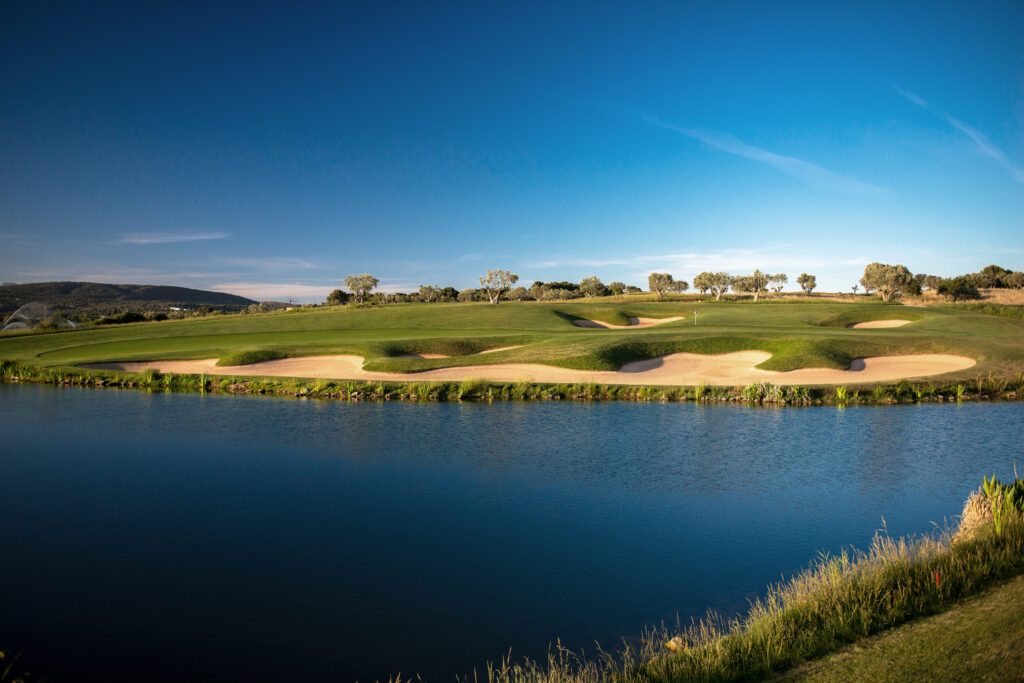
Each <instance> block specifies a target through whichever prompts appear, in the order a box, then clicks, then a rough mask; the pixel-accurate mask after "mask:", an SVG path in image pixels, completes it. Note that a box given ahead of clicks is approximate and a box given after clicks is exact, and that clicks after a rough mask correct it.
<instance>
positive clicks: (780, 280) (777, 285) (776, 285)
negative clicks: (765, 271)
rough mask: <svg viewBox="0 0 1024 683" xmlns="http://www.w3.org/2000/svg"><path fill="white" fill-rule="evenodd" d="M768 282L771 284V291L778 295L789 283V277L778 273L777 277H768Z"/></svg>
mask: <svg viewBox="0 0 1024 683" xmlns="http://www.w3.org/2000/svg"><path fill="white" fill-rule="evenodd" d="M768 282H770V283H771V286H772V291H773V292H775V293H776V294H778V293H779V292H781V291H782V288H783V287H785V286H786V283H787V282H789V276H788V275H786V274H785V273H779V274H778V275H769V276H768Z"/></svg>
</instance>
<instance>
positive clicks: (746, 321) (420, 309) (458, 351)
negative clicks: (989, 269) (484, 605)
mask: <svg viewBox="0 0 1024 683" xmlns="http://www.w3.org/2000/svg"><path fill="white" fill-rule="evenodd" d="M695 311H696V314H697V315H696V324H694V312H695ZM631 316H638V317H649V318H665V317H671V316H683V319H682V320H677V321H674V322H668V323H665V324H662V325H655V326H652V327H645V328H639V329H626V330H621V329H586V328H582V327H579V326H578V325H576V324H574V322H573V320H575V319H593V320H598V321H602V322H605V323H610V324H617V325H624V324H628V322H629V318H630V317H631ZM894 318H896V319H904V320H910V321H911V322H910V323H909V324H907V325H904V326H902V327H891V328H884V329H849V328H848V327H847V326H848V325H849V324H851V323H857V322H865V321H872V320H885V319H894ZM1022 340H1024V321H1020V320H1013V319H1008V318H1001V317H996V316H988V315H982V314H978V313H972V312H967V311H959V310H951V309H942V308H917V307H909V306H893V305H884V304H880V303H866V304H860V303H856V304H845V303H835V302H821V303H819V302H810V301H809V302H798V303H773V302H761V303H757V304H753V303H718V304H716V303H690V302H665V303H658V302H649V303H629V302H626V303H551V304H548V303H533V302H529V303H514V302H507V303H502V304H500V305H497V306H493V305H490V304H486V303H471V304H400V305H389V306H377V307H366V308H350V307H333V308H316V309H298V310H294V311H290V312H282V313H274V314H262V315H232V316H211V317H206V318H199V319H190V320H181V321H165V322H152V323H137V324H132V325H122V326H116V327H115V326H111V327H103V328H92V329H87V330H81V331H73V332H62V333H51V334H38V335H36V334H32V335H16V336H9V337H3V338H0V359H7V360H12V361H16V362H19V363H25V364H30V365H33V366H37V367H45V368H66V367H69V366H75V365H79V364H82V363H97V362H114V361H130V360H172V359H199V358H223V357H225V356H231V355H234V354H241V353H248V352H265V353H264V354H261V355H267V353H269V354H270V355H276V356H302V355H316V354H328V353H352V354H358V355H361V356H364V357H365V358H366V360H367V362H366V369H367V370H387V371H398V372H409V371H416V370H423V369H427V368H438V367H446V366H457V365H481V364H490V363H526V362H529V363H544V364H549V365H556V366H561V367H567V368H576V369H585V370H615V369H618V368H619V367H620V366H621V365H622V364H623V363H626V362H629V361H633V360H639V359H644V358H652V357H655V356H660V355H664V354H667V353H673V352H680V351H689V352H697V353H706V354H716V353H725V352H731V351H742V350H761V351H767V352H770V353H772V354H773V355H772V357H771V358H770V359H769V360H767V361H766V362H764V363H762V364H761V365H760V366H759V367H760V368H762V369H765V370H792V369H796V368H802V367H825V368H847V367H848V366H849V364H850V362H851V360H852V359H854V358H858V357H866V356H881V355H901V354H916V353H948V354H957V355H963V356H969V357H971V358H974V359H976V360H977V362H978V363H977V365H976V366H974V367H972V368H970V369H968V370H964V371H960V372H957V373H951V374H948V375H945V376H943V380H945V381H948V380H957V379H962V380H967V379H974V378H978V377H988V376H990V375H991V376H995V377H1003V378H1013V377H1016V375H1017V373H1019V372H1024V341H1022ZM508 346H517V347H519V348H515V349H508V350H503V351H499V352H496V353H490V354H486V355H472V354H476V353H478V352H480V351H483V350H487V349H492V348H499V347H508ZM411 353H434V354H445V355H448V356H451V357H449V358H404V357H399V356H401V355H402V354H411Z"/></svg>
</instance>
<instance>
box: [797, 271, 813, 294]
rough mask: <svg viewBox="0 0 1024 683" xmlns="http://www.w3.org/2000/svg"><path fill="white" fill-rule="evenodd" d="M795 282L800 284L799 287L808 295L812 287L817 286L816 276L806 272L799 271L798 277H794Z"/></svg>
mask: <svg viewBox="0 0 1024 683" xmlns="http://www.w3.org/2000/svg"><path fill="white" fill-rule="evenodd" d="M796 283H797V284H798V285H800V289H802V290H804V294H806V295H808V296H810V295H811V292H813V291H814V288H815V287H817V286H818V278H816V277H814V276H813V275H808V274H807V273H800V277H798V278H797V279H796Z"/></svg>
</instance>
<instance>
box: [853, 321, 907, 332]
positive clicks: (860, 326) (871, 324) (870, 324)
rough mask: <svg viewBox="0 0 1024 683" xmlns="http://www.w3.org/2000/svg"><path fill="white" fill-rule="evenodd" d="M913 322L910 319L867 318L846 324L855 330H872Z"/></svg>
mask: <svg viewBox="0 0 1024 683" xmlns="http://www.w3.org/2000/svg"><path fill="white" fill-rule="evenodd" d="M910 322H913V321H912V320H895V319H894V320H868V321H867V322H863V323H853V324H852V325H847V327H849V328H850V329H856V330H874V329H878V328H880V327H902V326H903V325H906V324H907V323H910Z"/></svg>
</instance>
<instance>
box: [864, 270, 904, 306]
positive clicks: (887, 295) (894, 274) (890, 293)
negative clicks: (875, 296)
mask: <svg viewBox="0 0 1024 683" xmlns="http://www.w3.org/2000/svg"><path fill="white" fill-rule="evenodd" d="M912 281H913V275H912V274H911V272H910V271H909V270H907V267H906V266H903V265H895V266H892V265H889V264H888V263H869V264H868V265H867V267H866V268H864V277H862V278H861V280H860V283H861V284H862V285H864V290H865V291H867V290H869V289H874V290H876V291H877V292H878V293H879V294H880V295H881V297H882V301H889V300H890V299H892V298H893V297H894V296H895V297H897V298H898V297H899V296H900V294H902V293H903V290H905V289H907V288H908V287H909V286H910V283H911V282H912Z"/></svg>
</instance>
